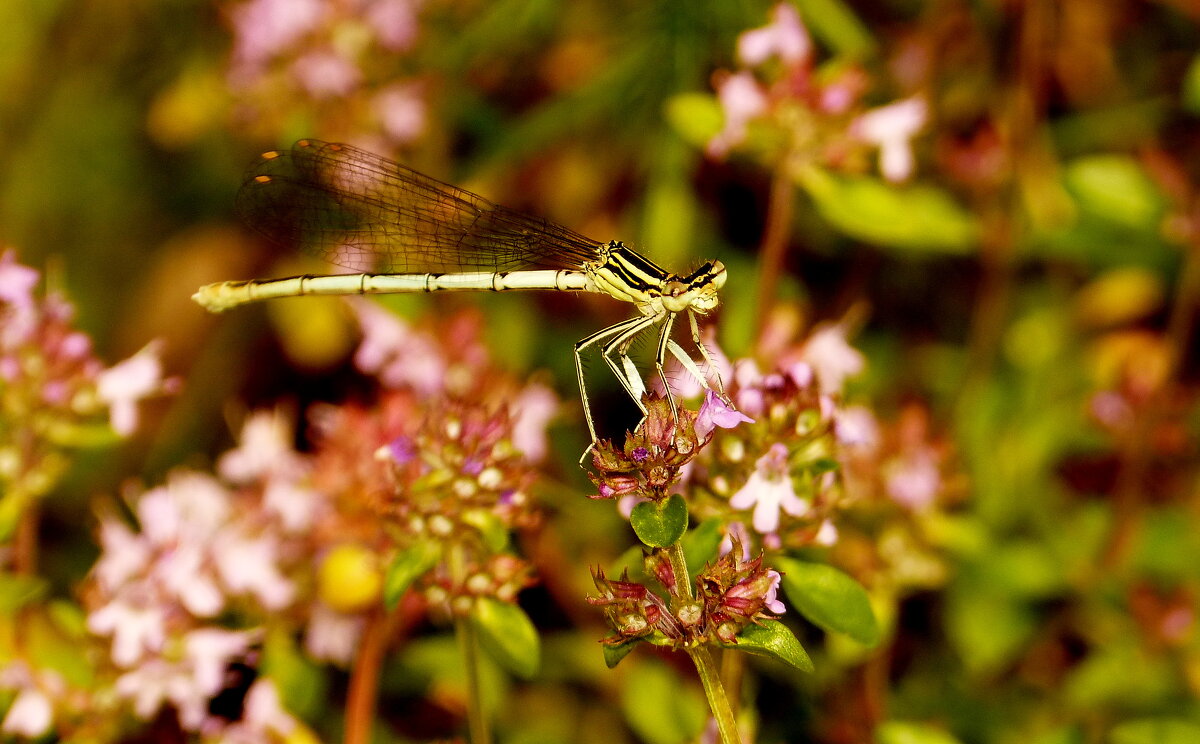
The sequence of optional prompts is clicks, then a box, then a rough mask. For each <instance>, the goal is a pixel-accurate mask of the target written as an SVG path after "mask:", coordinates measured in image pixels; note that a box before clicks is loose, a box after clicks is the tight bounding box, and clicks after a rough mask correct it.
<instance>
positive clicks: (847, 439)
mask: <svg viewBox="0 0 1200 744" xmlns="http://www.w3.org/2000/svg"><path fill="white" fill-rule="evenodd" d="M834 433H835V434H836V435H837V440H838V444H841V445H842V446H843V447H850V448H859V449H862V450H865V451H867V452H874V451H875V449H876V448H877V447H878V446H879V422H878V421H876V420H875V414H873V413H871V410H870V409H869V408H866V407H864V406H849V407H847V408H844V409H842V410H841V411H840V412H839V413H838V414H837V420H836V421H835V422H834Z"/></svg>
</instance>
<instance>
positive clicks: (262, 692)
mask: <svg viewBox="0 0 1200 744" xmlns="http://www.w3.org/2000/svg"><path fill="white" fill-rule="evenodd" d="M296 726H297V722H296V719H295V718H293V717H292V715H291V714H290V713H288V712H287V711H286V710H285V709H284V707H283V703H282V702H281V701H280V699H279V690H278V689H277V688H276V687H275V682H274V681H272V680H271V679H269V678H264V677H259V678H258V679H257V680H255V681H254V684H252V685H250V689H249V691H247V692H246V702H245V706H244V708H243V710H242V717H241V719H240V720H238V721H237V722H236V723H232V724H229V725H227V726H222V727H221V728H220V732H219V734H220V736H219V738H220V742H221V744H260V742H266V741H283V740H287V739H288V737H289V736H290V735H291V734H292V732H293V731H295V729H296Z"/></svg>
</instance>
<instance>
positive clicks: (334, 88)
mask: <svg viewBox="0 0 1200 744" xmlns="http://www.w3.org/2000/svg"><path fill="white" fill-rule="evenodd" d="M292 74H293V75H295V76H296V80H297V82H299V83H300V87H301V88H303V89H304V91H305V92H306V93H308V94H309V95H310V96H312V97H313V98H316V99H323V98H338V97H342V96H346V95H348V94H349V93H351V92H352V91H353V90H354V89H355V88H357V87H358V85H359V83H361V82H362V71H361V70H359V69H358V67H357V66H355V64H354V63H353V62H351V61H350V60H348V59H346V58H345V57H343V56H342V55H340V54H338V53H337V52H335V51H333V50H331V49H319V50H315V51H311V52H308V53H306V54H304V55H301V56H300V57H298V58H297V59H296V61H295V62H293V63H292Z"/></svg>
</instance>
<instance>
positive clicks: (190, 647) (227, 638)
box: [183, 627, 256, 697]
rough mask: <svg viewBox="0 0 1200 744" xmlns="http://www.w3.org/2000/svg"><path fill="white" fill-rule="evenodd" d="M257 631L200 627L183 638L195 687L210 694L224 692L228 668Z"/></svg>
mask: <svg viewBox="0 0 1200 744" xmlns="http://www.w3.org/2000/svg"><path fill="white" fill-rule="evenodd" d="M255 635H256V634H254V633H250V632H246V631H236V630H226V629H224V628H213V627H208V628H199V629H197V630H193V631H190V632H189V633H188V634H187V635H185V636H184V638H183V648H184V656H185V658H186V660H187V661H188V662H189V663H190V664H191V667H192V669H191V677H192V679H193V680H194V682H195V685H196V687H197V688H198V689H199V690H202V691H203V692H204V693H206V695H207V696H208V697H212V696H213V695H216V694H217V693H218V692H220V691H221V687H222V685H223V684H224V682H225V670H226V669H227V668H228V667H229V665H230V663H232V662H233V661H236V660H238V659H241V658H243V657H244V656H245V655H246V652H247V650H248V649H249V648H250V644H251V643H252V642H253V641H254V639H255Z"/></svg>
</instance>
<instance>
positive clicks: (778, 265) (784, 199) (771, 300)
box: [754, 158, 795, 333]
mask: <svg viewBox="0 0 1200 744" xmlns="http://www.w3.org/2000/svg"><path fill="white" fill-rule="evenodd" d="M783 162H784V164H783V165H780V166H778V167H776V168H775V172H774V174H773V175H772V176H771V195H770V197H769V198H768V201H767V224H766V228H765V230H764V232H763V240H762V248H761V249H760V251H759V253H760V255H761V259H760V263H759V267H760V268H759V272H758V305H757V307H756V308H755V312H754V327H755V330H756V332H758V333H761V332H762V329H763V325H764V324H765V323H766V320H767V316H769V315H770V313H771V308H772V307H774V305H775V294H776V292H777V290H778V287H779V274H780V272H781V271H782V268H783V257H784V249H785V248H787V242H788V233H790V232H791V227H792V200H793V199H794V192H795V186H794V183H793V180H792V173H791V170H790V168H789V167H788V166H787V165H786V163H787V162H788V159H787V158H785V159H784V161H783Z"/></svg>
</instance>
